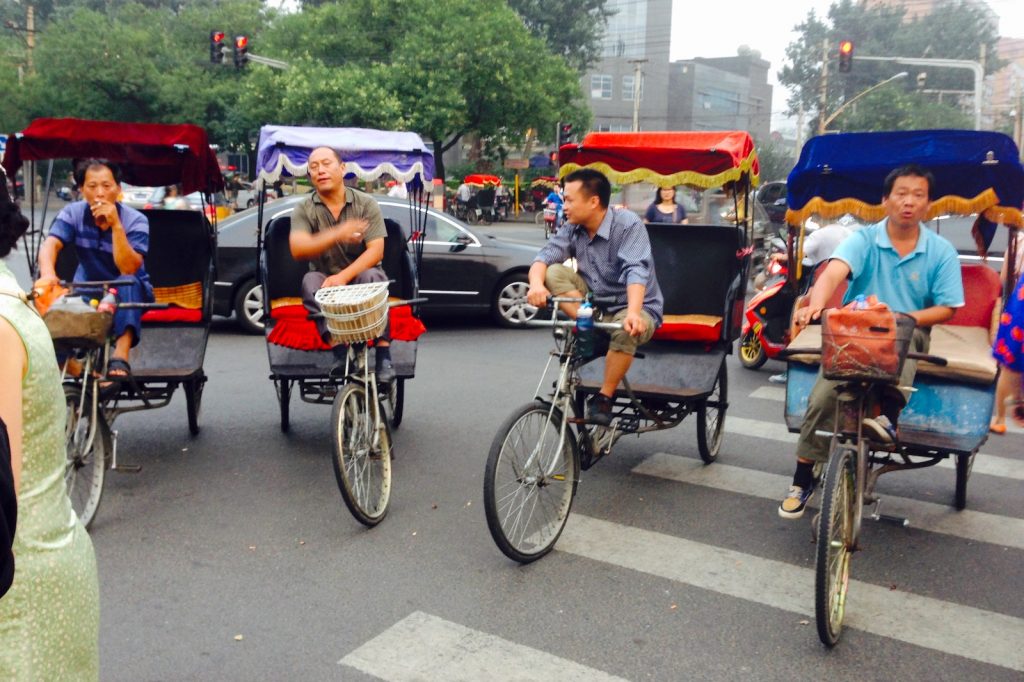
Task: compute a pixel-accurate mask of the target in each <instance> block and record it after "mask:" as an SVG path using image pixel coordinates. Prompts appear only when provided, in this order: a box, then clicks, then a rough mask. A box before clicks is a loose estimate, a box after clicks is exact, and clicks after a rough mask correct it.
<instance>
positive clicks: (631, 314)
mask: <svg viewBox="0 0 1024 682" xmlns="http://www.w3.org/2000/svg"><path fill="white" fill-rule="evenodd" d="M611 193H612V190H611V185H610V184H609V182H608V178H606V177H605V176H604V175H602V174H601V173H599V172H597V171H595V170H591V169H589V168H582V169H580V170H577V171H575V172H573V173H570V174H569V175H567V176H566V178H565V192H564V204H563V208H562V210H563V213H564V215H565V224H563V225H562V227H561V228H560V229H559V230H558V232H557V233H556V234H555V235H554V236H553V237H552V238H551V240H550V241H549V242H548V243H547V244H546V245H545V246H544V248H543V249H541V250H540V253H538V254H537V257H536V258H535V259H534V261H533V265H532V266H531V267H530V290H529V292H528V294H527V299H528V300H529V302H530V304H531V305H535V306H538V307H542V306H545V305H546V304H547V299H548V297H549V296H569V297H578V298H582V297H583V296H585V295H587V294H588V293H593V294H594V295H595V296H597V297H600V298H607V299H611V300H613V301H614V302H613V303H612V304H610V305H608V306H607V310H608V312H609V313H611V314H612V318H611V321H612V322H621V323H622V329H621V330H617V331H615V332H612V335H611V343H610V344H609V350H608V355H607V356H606V357H605V366H604V367H605V369H604V381H603V383H602V385H601V389H600V392H599V393H598V394H597V395H596V396H595V397H594V400H593V401H591V404H590V406H589V407H588V409H587V420H588V421H589V422H590V423H593V424H598V425H601V426H607V425H608V424H610V423H611V411H612V398H613V397H614V395H615V390H616V389H617V388H618V386H619V383H620V382H621V381H622V378H623V377H625V376H626V372H627V371H629V366H630V365H631V364H632V362H633V355H634V354H635V353H636V349H637V346H639V345H641V344H644V343H647V342H648V341H650V340H651V336H652V335H653V334H654V330H655V329H657V327H658V325H660V324H661V320H662V311H663V309H664V307H665V300H664V298H663V297H662V295H661V289H660V288H659V287H658V280H657V278H656V277H655V273H654V258H653V256H652V254H651V242H650V239H649V238H648V237H647V228H645V227H644V224H643V222H641V221H640V218H639V216H637V215H636V214H635V213H633V212H632V211H628V210H626V209H619V208H609V206H608V200H609V199H610V198H611ZM569 258H575V259H576V266H577V269H578V272H574V271H573V270H572V269H570V268H568V267H566V266H564V265H561V263H562V262H563V261H565V260H567V259H569ZM561 309H562V311H563V312H565V313H566V314H567V315H569V317H571V318H572V319H576V311H577V310H578V309H579V304H578V303H562V304H561Z"/></svg>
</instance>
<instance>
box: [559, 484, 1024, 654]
mask: <svg viewBox="0 0 1024 682" xmlns="http://www.w3.org/2000/svg"><path fill="white" fill-rule="evenodd" d="M715 466H718V465H715ZM556 549H557V550H558V551H561V552H566V553H568V554H574V555H577V556H582V557H586V558H588V559H593V560H595V561H600V562H603V563H606V564H611V565H614V566H619V567H622V568H627V569H631V570H634V571H639V572H641V573H646V574H648V575H655V576H659V577H662V578H667V579H669V580H675V581H678V582H681V583H686V584H688V585H693V586H694V587H699V588H701V589H705V590H711V591H714V592H718V593H720V594H725V595H729V596H731V597H738V598H740V599H745V600H747V601H750V602H754V603H757V604H763V605H765V606H770V607H773V608H776V609H781V610H783V611H787V612H790V613H796V614H800V615H801V616H804V617H810V618H811V619H812V620H813V618H814V596H813V595H814V571H813V570H811V569H808V568H800V567H798V566H792V565H790V564H786V563H783V562H781V561H774V560H771V559H763V558H760V557H757V556H753V555H750V554H744V553H742V552H735V551H732V550H728V549H723V548H721V547H715V546H713V545H706V544H702V543H699V542H693V541H691V540H686V539H683V538H678V537H674V536H671V535H665V534H662V533H654V532H651V531H648V530H644V529H641V528H635V527H630V526H623V525H620V524H616V523H611V522H608V521H602V520H600V519H595V518H590V517H586V516H583V515H580V514H573V515H572V516H570V517H569V521H568V524H567V526H566V529H565V532H564V533H563V534H562V537H561V539H560V540H559V542H558V545H557V546H556ZM854 566H856V561H855V562H854ZM849 589H850V591H849V601H848V603H847V607H846V618H845V625H846V626H847V627H850V628H856V629H858V630H863V631H864V632H869V633H872V634H875V635H880V636H882V637H888V638H890V639H894V640H898V641H901V642H907V643H909V644H914V645H917V646H922V647H926V648H929V649H934V650H937V651H942V652H945V653H950V654H954V655H957V656H963V657H964V658H969V659H972V660H975V661H982V662H985V663H991V664H993V665H998V666H1002V667H1005V668H1010V669H1012V670H1020V671H1024V647H1022V646H1021V642H1024V620H1021V619H1018V618H1013V617H1012V616H1007V615H1004V614H1000V613H993V612H991V611H984V610H982V609H977V608H974V607H971V606H963V605H961V604H954V603H952V602H945V601H941V600H938V599H933V598H931V597H922V596H919V595H914V594H910V593H907V592H901V591H899V590H890V589H889V588H887V587H879V586H877V585H871V584H869V583H864V582H860V581H857V580H851V581H850V588H849ZM803 632H806V633H807V636H808V637H813V636H814V635H813V634H812V633H813V630H806V631H803Z"/></svg>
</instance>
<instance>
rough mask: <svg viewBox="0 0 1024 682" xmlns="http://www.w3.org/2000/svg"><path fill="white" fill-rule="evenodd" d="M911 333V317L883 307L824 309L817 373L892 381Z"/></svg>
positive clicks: (836, 377)
mask: <svg viewBox="0 0 1024 682" xmlns="http://www.w3.org/2000/svg"><path fill="white" fill-rule="evenodd" d="M913 335H914V318H912V317H910V316H909V315H904V314H901V313H894V312H892V311H890V310H888V309H886V310H850V309H847V308H839V309H834V310H826V311H825V313H824V315H822V320H821V374H822V376H823V377H824V378H826V379H833V380H836V381H882V382H887V383H896V382H897V381H899V379H900V373H901V372H902V371H903V363H904V362H905V361H906V359H907V351H908V350H909V348H910V340H911V338H912V337H913Z"/></svg>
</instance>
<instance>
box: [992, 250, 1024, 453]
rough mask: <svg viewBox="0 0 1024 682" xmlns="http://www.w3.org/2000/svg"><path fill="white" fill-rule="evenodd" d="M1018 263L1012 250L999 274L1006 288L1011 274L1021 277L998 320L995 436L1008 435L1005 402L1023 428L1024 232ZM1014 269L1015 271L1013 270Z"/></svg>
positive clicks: (993, 428)
mask: <svg viewBox="0 0 1024 682" xmlns="http://www.w3.org/2000/svg"><path fill="white" fill-rule="evenodd" d="M1015 261H1016V263H1013V262H1011V261H1010V250H1009V248H1007V251H1006V258H1004V259H1003V267H1002V270H1001V271H1000V273H999V275H1000V280H1001V281H1002V282H1003V283H1004V284H1005V282H1006V280H1007V278H1008V277H1010V276H1011V273H1016V274H1017V275H1018V278H1017V285H1016V286H1015V287H1014V289H1013V293H1012V294H1011V295H1010V298H1009V299H1007V301H1006V307H1005V308H1003V312H1002V314H1001V315H1000V316H999V331H998V332H997V334H996V342H995V344H994V345H993V346H992V355H993V356H994V357H995V359H996V362H998V363H999V379H998V381H997V382H996V400H995V405H994V406H993V411H994V414H993V415H992V423H991V424H990V426H989V429H990V430H991V431H992V433H997V434H1000V435H1002V434H1004V433H1006V402H1007V401H1008V400H1009V401H1010V402H1011V404H1012V405H1013V407H1011V408H1010V415H1011V416H1012V417H1013V420H1014V421H1015V422H1016V423H1017V425H1018V426H1022V427H1024V386H1022V384H1021V382H1022V380H1024V379H1022V377H1024V232H1021V231H1019V230H1018V231H1017V235H1016V258H1015ZM1011 266H1013V267H1011Z"/></svg>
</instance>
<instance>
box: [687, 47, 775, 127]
mask: <svg viewBox="0 0 1024 682" xmlns="http://www.w3.org/2000/svg"><path fill="white" fill-rule="evenodd" d="M769 67H770V64H769V62H767V61H766V60H764V59H761V57H760V55H759V54H758V53H757V52H753V51H745V53H744V54H740V55H737V56H735V57H719V58H714V59H707V58H702V57H698V58H696V59H686V60H681V61H677V62H673V63H672V64H671V67H670V76H669V91H670V92H671V93H672V100H671V102H670V106H669V114H668V125H669V129H670V130H746V131H747V132H749V133H750V134H751V136H752V137H753V138H754V140H757V141H761V140H767V139H768V135H769V133H770V132H771V112H772V86H770V85H768V69H769Z"/></svg>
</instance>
